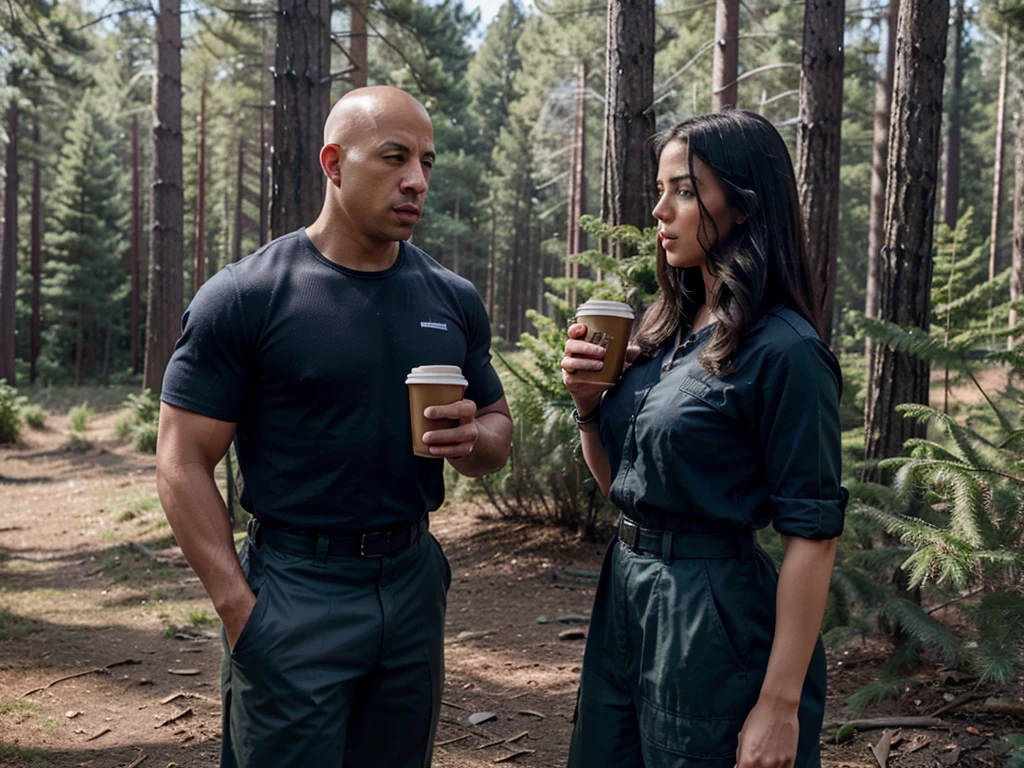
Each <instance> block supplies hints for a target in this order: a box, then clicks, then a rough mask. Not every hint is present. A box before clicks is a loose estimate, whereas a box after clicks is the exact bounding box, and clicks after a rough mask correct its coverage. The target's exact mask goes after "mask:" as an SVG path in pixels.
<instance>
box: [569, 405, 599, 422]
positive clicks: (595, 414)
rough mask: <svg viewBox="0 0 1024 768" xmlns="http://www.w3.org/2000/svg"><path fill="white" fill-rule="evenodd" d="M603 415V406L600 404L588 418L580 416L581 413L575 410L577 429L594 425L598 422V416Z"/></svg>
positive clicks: (573, 414)
mask: <svg viewBox="0 0 1024 768" xmlns="http://www.w3.org/2000/svg"><path fill="white" fill-rule="evenodd" d="M600 415H601V404H600V403H598V404H597V405H596V406H595V407H594V409H593V410H592V411H591V412H590V413H588V414H587V415H586V416H580V412H579V411H578V410H576V409H575V408H573V409H572V418H573V420H574V421H575V422H576V426H577V427H582V426H584V425H586V424H593V423H594V422H595V421H597V419H598V416H600Z"/></svg>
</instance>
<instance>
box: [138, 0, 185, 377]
mask: <svg viewBox="0 0 1024 768" xmlns="http://www.w3.org/2000/svg"><path fill="white" fill-rule="evenodd" d="M151 189H152V191H151V195H150V199H151V204H150V234H151V242H152V246H151V247H150V255H149V299H148V307H147V311H146V363H145V369H144V371H143V375H142V379H143V387H145V388H148V389H151V390H152V391H153V392H154V393H155V394H157V393H159V392H160V388H161V386H162V384H163V378H164V370H165V369H166V368H167V362H168V361H169V360H170V359H171V353H172V352H173V351H174V343H175V342H176V341H177V340H178V336H179V335H180V333H181V312H182V309H183V307H182V295H183V285H182V281H183V276H182V247H183V240H182V230H183V227H184V215H183V211H184V207H185V201H184V197H183V193H182V180H181V4H180V0H160V12H159V15H158V16H157V22H156V78H155V79H154V81H153V185H152V188H151Z"/></svg>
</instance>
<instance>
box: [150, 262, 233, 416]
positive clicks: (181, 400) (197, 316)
mask: <svg viewBox="0 0 1024 768" xmlns="http://www.w3.org/2000/svg"><path fill="white" fill-rule="evenodd" d="M181 326H182V332H181V337H180V338H179V339H178V342H177V343H176V344H175V345H174V353H173V354H172V355H171V360H170V362H169V363H168V364H167V370H166V371H165V373H164V380H163V387H162V389H161V392H160V399H161V400H163V401H164V402H165V403H169V404H170V405H173V406H177V407H178V408H184V409H185V410H188V411H193V412H195V413H198V414H201V415H203V416H209V417H210V418H212V419H218V420H219V421H227V422H237V421H238V418H239V415H240V413H241V410H242V405H243V403H244V402H245V399H246V393H247V391H248V388H249V375H250V370H251V368H252V365H251V355H250V345H249V343H248V340H247V334H246V327H245V317H244V314H243V310H242V305H241V300H240V298H239V295H238V289H237V286H236V283H235V280H234V276H233V275H232V273H231V270H230V269H223V270H221V271H220V272H218V273H217V274H216V275H214V276H213V277H212V278H210V280H209V281H208V282H207V283H205V284H204V285H203V287H202V288H200V289H199V291H198V292H197V293H196V295H195V298H193V299H192V303H191V304H189V307H188V309H187V310H185V314H184V316H183V317H182V321H181Z"/></svg>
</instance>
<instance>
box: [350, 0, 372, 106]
mask: <svg viewBox="0 0 1024 768" xmlns="http://www.w3.org/2000/svg"><path fill="white" fill-rule="evenodd" d="M368 6H369V3H368V2H367V0H350V2H349V8H350V9H351V13H352V21H351V24H350V27H349V30H350V33H349V43H348V55H349V58H350V59H351V60H352V67H353V69H352V74H351V75H350V76H349V82H351V83H352V87H353V88H364V87H365V86H366V78H367V74H368V68H367V55H366V48H367V46H366V43H367V38H366V13H367V10H368Z"/></svg>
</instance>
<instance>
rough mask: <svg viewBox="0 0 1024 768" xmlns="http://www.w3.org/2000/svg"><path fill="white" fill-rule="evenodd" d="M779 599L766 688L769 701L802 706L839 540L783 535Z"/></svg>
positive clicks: (765, 696)
mask: <svg viewBox="0 0 1024 768" xmlns="http://www.w3.org/2000/svg"><path fill="white" fill-rule="evenodd" d="M783 542H784V545H785V547H784V552H785V554H784V555H783V558H782V568H781V569H780V571H779V586H778V592H777V597H776V614H775V639H774V641H773V642H772V652H771V657H770V658H769V660H768V670H767V672H766V673H765V679H764V683H763V684H762V686H761V698H762V700H765V701H766V702H771V703H773V704H778V705H781V706H789V707H792V708H794V709H795V708H796V707H797V706H798V705H799V703H800V693H801V691H802V689H803V685H804V678H805V677H806V676H807V668H808V666H809V665H810V662H811V655H812V654H813V653H814V645H815V643H816V642H817V640H818V633H819V632H821V621H822V618H823V617H824V615H825V602H826V600H827V597H828V587H829V583H830V581H831V579H832V565H833V563H834V562H835V555H836V541H835V539H829V540H825V541H812V540H810V539H801V538H798V537H795V536H793V537H783Z"/></svg>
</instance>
